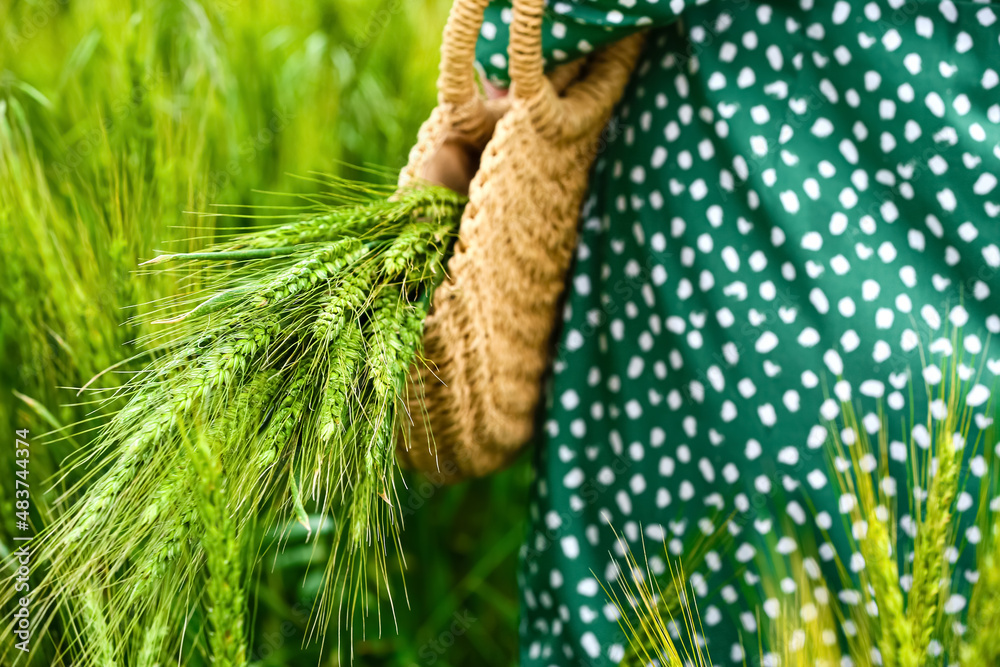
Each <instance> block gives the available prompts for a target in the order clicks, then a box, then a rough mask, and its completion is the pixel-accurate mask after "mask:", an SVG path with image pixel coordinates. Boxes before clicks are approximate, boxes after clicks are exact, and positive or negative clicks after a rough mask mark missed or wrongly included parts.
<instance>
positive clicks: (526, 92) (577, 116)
mask: <svg viewBox="0 0 1000 667" xmlns="http://www.w3.org/2000/svg"><path fill="white" fill-rule="evenodd" d="M544 11H545V0H514V18H513V21H512V23H511V27H510V48H509V50H508V55H509V62H508V73H509V74H510V79H511V82H512V85H511V95H512V96H513V97H515V98H516V99H520V100H523V101H524V102H525V103H526V105H527V106H528V108H529V113H530V117H531V123H532V126H533V127H534V128H535V131H536V132H538V133H539V134H541V135H542V136H544V137H546V138H548V139H549V140H550V141H556V142H558V141H572V140H574V139H578V138H579V137H581V136H582V135H584V134H586V133H588V132H591V131H593V128H594V126H595V125H596V124H598V123H599V122H601V119H602V118H603V117H604V116H605V115H606V114H607V112H608V111H610V107H612V106H614V104H615V102H616V101H617V98H618V95H620V94H621V88H622V86H623V85H624V84H625V82H626V81H627V80H628V78H629V77H630V76H631V74H632V68H633V67H634V66H635V46H636V44H637V43H638V42H639V41H640V40H641V37H640V36H638V35H633V36H631V37H627V38H625V39H623V40H622V41H620V42H618V43H616V44H612V45H611V46H609V47H608V48H606V49H604V50H603V51H602V52H600V53H599V54H598V55H597V56H596V57H595V58H593V59H592V62H591V66H590V68H589V70H588V72H587V75H586V76H584V77H583V79H582V80H580V81H578V82H576V83H575V84H574V85H573V86H571V87H570V88H569V89H568V91H567V93H566V95H565V96H563V97H560V96H559V93H558V92H557V90H556V89H555V88H553V86H552V84H551V83H550V82H549V81H548V80H547V79H546V77H545V71H544V59H543V57H542V20H543V14H544Z"/></svg>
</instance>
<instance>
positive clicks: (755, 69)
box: [478, 0, 1000, 667]
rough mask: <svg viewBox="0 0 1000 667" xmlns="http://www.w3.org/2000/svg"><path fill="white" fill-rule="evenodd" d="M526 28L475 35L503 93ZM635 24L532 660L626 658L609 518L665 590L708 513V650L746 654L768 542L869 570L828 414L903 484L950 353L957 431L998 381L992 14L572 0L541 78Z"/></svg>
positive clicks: (551, 493)
mask: <svg viewBox="0 0 1000 667" xmlns="http://www.w3.org/2000/svg"><path fill="white" fill-rule="evenodd" d="M510 19H511V12H510V8H509V3H495V4H493V5H492V6H491V7H490V8H489V11H488V13H487V17H486V21H485V23H484V25H483V28H482V33H481V38H480V40H479V50H478V56H479V62H480V64H481V65H482V67H483V69H484V70H485V72H486V75H487V76H488V77H490V78H491V79H492V80H493V81H494V82H495V83H497V84H500V85H504V84H505V83H506V81H507V79H506V72H505V66H506V58H505V51H506V43H507V29H508V24H509V22H510ZM642 28H651V29H652V30H651V34H650V38H649V40H648V43H647V46H646V50H645V53H644V55H643V57H642V58H641V60H640V62H639V64H638V66H637V68H636V71H635V73H634V75H633V77H632V80H631V82H630V84H629V87H628V89H627V90H626V92H625V95H624V98H623V99H622V101H621V103H620V104H619V107H618V110H617V112H616V116H615V118H614V119H613V121H612V123H611V125H610V126H609V128H608V131H607V136H608V137H609V141H608V142H607V145H606V147H604V149H603V150H602V152H601V153H600V155H599V156H598V158H597V161H596V164H595V166H594V169H593V172H592V176H591V183H590V191H589V194H588V196H587V198H586V200H585V203H584V206H583V208H582V211H581V221H580V230H581V231H580V240H579V248H578V252H577V256H576V262H575V266H574V268H573V270H572V274H571V276H570V277H569V288H568V296H567V301H566V306H565V313H564V323H563V327H562V333H561V339H560V344H559V346H558V354H557V358H556V359H555V361H554V370H553V375H552V378H551V381H550V385H549V391H548V396H549V398H548V402H547V405H546V407H545V414H544V419H543V420H542V421H541V424H540V429H539V431H540V432H539V437H538V442H537V447H536V448H535V459H536V466H537V477H536V480H535V482H534V485H533V490H532V500H531V505H530V524H529V529H528V532H527V535H526V538H525V543H524V545H523V548H522V551H521V559H520V560H521V566H520V576H521V588H522V605H521V609H522V613H521V637H522V650H521V656H520V662H521V664H522V665H524V666H525V667H533V666H545V667H547V666H550V665H574V666H575V665H610V664H616V663H617V662H618V661H620V659H621V658H622V656H623V654H624V652H625V646H626V644H625V641H626V640H625V638H624V635H623V634H622V633H621V631H620V630H619V627H618V624H617V618H618V612H617V611H616V609H615V607H614V606H613V605H611V604H609V603H608V600H607V597H606V595H605V593H604V592H603V591H602V590H601V587H600V585H599V582H598V579H602V580H607V579H608V578H611V577H613V576H615V573H616V571H617V570H616V565H615V562H614V561H615V557H616V556H620V555H621V554H622V553H623V552H622V545H621V543H620V542H618V541H617V540H616V538H615V532H614V531H617V532H618V533H619V534H620V535H621V537H622V538H623V541H624V542H625V543H626V544H627V545H628V546H630V547H631V548H632V549H633V550H638V551H639V552H640V553H641V549H642V542H643V540H645V542H646V545H647V553H648V554H649V555H650V558H649V567H650V569H651V570H652V571H653V572H654V574H659V573H662V572H663V571H664V569H665V568H666V566H667V563H666V558H665V557H660V555H658V554H660V553H661V552H662V549H660V545H661V543H662V542H665V543H666V545H667V550H668V552H669V554H670V555H671V556H673V557H679V556H682V555H683V554H684V553H686V552H687V551H688V550H689V549H691V548H692V546H691V545H693V544H695V543H697V542H698V540H699V539H700V538H703V537H704V536H705V535H708V534H711V533H714V532H716V531H718V530H719V529H720V527H721V528H722V531H721V532H723V533H724V534H725V536H726V538H727V545H728V546H726V547H725V548H718V549H712V550H711V551H710V552H709V553H708V555H707V557H706V558H705V559H704V561H703V563H702V564H700V565H699V567H698V568H696V569H695V570H694V571H693V572H689V573H688V574H689V575H690V583H691V585H692V586H693V588H694V590H695V592H696V594H697V596H698V608H699V610H700V612H701V616H702V619H703V622H704V640H705V641H706V642H707V645H708V648H709V649H710V651H711V654H712V659H713V662H714V663H716V664H720V665H721V664H742V661H743V658H744V652H743V649H742V648H741V643H740V642H741V640H742V642H743V645H744V646H747V647H756V645H757V635H756V633H757V621H756V619H757V608H756V607H755V606H754V605H755V604H757V602H756V601H755V600H757V599H758V598H755V597H754V595H758V596H759V598H764V597H767V594H766V592H761V591H757V592H756V593H754V589H755V587H756V588H759V585H758V584H759V581H758V578H757V575H756V574H755V572H756V567H757V565H756V564H757V563H758V562H759V559H760V557H761V555H762V554H782V555H785V554H794V553H795V552H797V551H801V550H804V549H805V548H806V545H807V544H813V545H815V546H817V547H818V551H819V554H820V556H821V557H822V559H823V560H824V561H826V562H827V563H828V562H829V561H830V560H831V559H832V554H833V553H834V552H836V553H838V554H839V555H840V557H841V558H843V559H844V561H845V562H848V563H851V564H852V565H853V564H855V563H856V562H857V561H856V558H855V559H851V554H850V552H849V546H848V544H847V542H846V541H844V539H843V538H844V536H840V537H838V536H837V535H838V532H837V531H838V526H841V525H842V524H843V521H842V517H841V516H840V515H841V514H842V513H844V512H845V511H846V509H845V501H844V499H843V498H841V497H839V493H838V492H837V491H836V489H835V485H834V481H833V479H832V475H833V474H835V473H833V472H832V470H831V466H830V463H829V459H828V455H827V451H828V450H827V440H828V435H829V429H830V424H831V423H832V422H835V421H836V420H837V419H838V418H839V417H840V416H841V401H843V400H849V401H853V402H854V404H855V406H856V410H857V414H858V416H859V418H860V419H861V421H862V424H863V426H864V428H865V429H866V430H867V431H868V432H869V433H871V434H872V436H871V437H872V438H875V439H877V438H879V437H884V440H885V442H886V443H887V448H886V453H887V456H888V457H889V458H890V459H891V460H890V461H889V466H890V470H891V471H893V473H892V474H893V475H894V476H895V477H894V478H895V479H898V480H899V487H900V488H906V486H905V485H906V477H905V476H906V474H907V473H906V471H907V466H908V465H910V466H912V465H913V464H914V462H913V461H908V458H909V457H910V456H911V448H910V445H909V443H910V442H911V438H912V441H915V442H916V443H917V445H918V450H919V446H922V443H923V444H926V441H927V438H928V435H927V430H926V428H925V427H924V426H922V425H918V426H916V427H912V422H911V421H910V419H911V415H914V414H915V415H917V416H920V415H924V414H926V413H927V412H928V410H930V409H933V408H934V407H935V405H934V403H933V401H932V399H931V398H930V396H931V393H933V395H934V396H936V395H937V392H938V390H939V389H940V385H941V383H942V382H945V381H946V379H947V377H948V374H949V369H950V368H952V363H953V362H954V363H955V364H956V368H957V373H958V375H959V376H960V377H962V378H963V379H964V380H965V381H966V387H967V390H966V391H967V394H966V399H967V401H968V404H969V405H970V406H971V407H972V408H973V412H974V413H975V423H974V426H973V429H972V430H973V433H972V435H971V436H970V439H971V438H972V437H976V433H977V432H978V431H979V430H980V429H984V428H985V427H986V425H987V424H988V423H989V419H988V417H987V410H988V409H989V398H990V396H991V393H992V388H993V386H994V382H995V379H996V377H997V375H998V374H1000V350H997V349H996V348H997V347H998V346H996V345H994V346H992V347H990V344H989V341H990V337H991V334H993V335H995V334H997V333H1000V316H998V313H1000V280H998V278H997V273H998V271H1000V188H998V179H997V174H998V173H1000V74H998V71H1000V4H990V3H983V2H958V1H957V0H943V1H940V2H939V1H937V0H935V1H933V2H930V1H929V2H918V1H914V0H909V1H907V0H871V1H870V2H865V1H854V0H837V1H833V0H827V1H824V0H787V1H786V0H781V1H777V2H773V3H771V4H766V3H763V2H754V1H750V0H699V1H693V0H560V1H558V2H551V3H550V5H549V7H548V12H547V18H546V22H545V26H544V31H545V32H544V46H545V54H546V58H547V63H548V64H550V65H553V64H556V63H558V62H561V61H567V60H570V59H573V58H576V57H578V56H580V55H581V54H586V53H587V52H589V51H591V50H592V49H595V48H598V47H599V46H601V45H604V44H607V43H609V42H611V41H613V40H616V39H618V38H621V37H622V36H624V35H625V34H627V33H629V32H631V31H634V30H637V29H642ZM972 359H975V360H976V363H972V362H971V360H972ZM879 410H881V411H882V414H884V416H885V419H884V420H882V419H880V418H879V417H878V414H879ZM917 421H918V422H919V421H920V420H919V419H918V420H917ZM881 429H885V430H886V431H887V432H885V433H881V432H880V430H881ZM987 446H992V445H990V444H988V445H987ZM968 470H970V471H971V473H972V475H973V476H981V475H983V473H984V471H983V465H982V459H981V458H978V459H976V460H973V461H971V462H970V465H969V466H968ZM967 495H968V494H967ZM899 502H900V510H899V512H900V515H901V516H902V521H901V524H902V525H903V529H904V532H905V529H906V525H907V520H908V517H907V516H906V512H907V509H908V503H907V499H906V498H900V500H899ZM977 504H978V501H977V503H973V502H972V496H969V498H964V497H963V498H961V499H960V500H959V503H958V506H959V509H960V511H961V515H960V517H959V518H960V521H959V524H960V526H961V527H960V530H961V531H965V533H967V534H960V535H959V537H960V539H967V540H968V541H969V542H972V541H974V540H975V535H974V534H973V533H972V532H971V531H972V530H974V529H973V528H972V527H971V525H970V522H971V519H972V515H974V514H975V512H976V507H977ZM730 517H731V518H730ZM726 519H730V520H729V521H728V522H727V521H726ZM911 523H912V522H911ZM613 529H614V530H613ZM824 535H829V537H824ZM845 550H846V552H845ZM857 567H863V563H859V564H857ZM956 568H957V572H956V577H958V578H959V579H961V577H962V576H963V574H964V575H966V576H967V578H971V577H972V576H973V574H972V573H971V572H967V571H965V570H963V569H962V562H961V561H959V562H958V563H957V564H956ZM595 574H596V577H595ZM782 589H783V591H784V593H787V594H792V595H793V594H794V593H793V589H794V586H789V587H788V589H789V590H785V587H784V586H783V587H782ZM850 593H851V591H849V590H841V591H837V590H833V591H831V598H833V603H849V602H850V600H851V595H850ZM838 601H839V602H838ZM771 604H772V605H773V604H774V602H771ZM956 605H957V606H960V605H961V601H959V602H957V603H956ZM764 613H767V614H768V615H770V613H771V608H770V607H769V606H768V604H765V605H764ZM747 653H748V655H747V656H746V657H747V659H748V661H749V662H750V663H751V664H752V663H753V662H754V661H755V660H756V659H757V656H756V655H755V653H756V650H755V649H754V651H749V650H748V651H747Z"/></svg>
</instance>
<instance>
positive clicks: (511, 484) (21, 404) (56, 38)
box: [0, 0, 530, 666]
mask: <svg viewBox="0 0 1000 667" xmlns="http://www.w3.org/2000/svg"><path fill="white" fill-rule="evenodd" d="M448 5H449V3H448V2H447V0H406V1H405V2H404V1H403V0H375V1H372V0H311V1H307V2H279V1H278V0H217V1H214V2H213V1H203V2H200V1H197V0H160V1H145V0H131V1H129V0H34V1H31V2H28V1H23V0H0V247H2V253H3V257H2V261H0V286H2V289H0V350H2V354H3V363H2V364H0V424H3V425H4V427H5V431H4V432H5V433H6V434H8V435H9V436H10V438H11V440H12V438H13V435H12V432H13V430H14V429H15V428H17V429H21V428H29V429H30V430H31V434H32V438H33V440H34V441H36V442H40V440H41V439H40V437H39V436H41V434H43V433H44V432H46V431H50V430H52V429H54V428H57V427H66V428H65V430H64V431H63V436H64V437H61V438H59V439H51V438H50V439H49V441H48V442H46V443H45V444H39V445H38V446H34V447H33V452H32V460H31V483H32V486H33V492H32V502H33V508H32V510H33V515H32V518H33V522H34V524H35V529H36V530H37V529H40V528H41V527H42V526H43V525H45V523H47V521H49V520H50V519H51V517H52V516H54V515H55V514H56V513H58V512H59V511H60V508H61V507H64V506H65V503H68V502H72V499H73V496H72V494H70V495H69V496H68V497H66V498H63V499H61V502H62V503H63V504H59V503H58V502H57V501H59V500H60V499H59V496H60V494H61V492H62V491H65V490H66V489H68V488H69V487H70V485H71V484H72V482H73V481H75V480H73V479H65V480H59V481H55V480H56V477H55V476H56V474H57V473H58V472H59V471H60V464H61V462H62V461H64V460H65V459H66V457H68V456H71V455H73V454H74V453H79V452H80V451H81V449H82V448H84V447H85V446H86V444H87V442H88V440H89V438H90V437H91V435H92V434H91V432H90V429H92V428H94V427H95V426H98V425H100V424H101V423H102V421H103V420H104V419H105V418H106V417H107V416H108V414H109V413H110V411H111V410H113V409H114V408H115V407H116V406H115V405H108V404H95V403H89V404H85V403H81V402H80V401H81V400H83V399H79V398H77V397H76V392H75V391H73V390H71V389H67V388H72V387H80V386H82V385H83V384H84V383H86V382H87V381H88V380H89V379H90V378H91V377H93V376H94V375H95V374H96V373H98V372H100V371H102V370H104V369H106V368H107V367H109V366H111V365H112V364H115V363H117V362H120V361H122V360H124V359H128V358H130V357H132V356H134V355H136V354H139V353H141V352H142V351H143V349H144V346H148V345H150V344H151V343H153V342H155V337H151V335H153V334H155V332H154V331H151V330H145V329H144V328H143V327H141V326H132V325H126V324H123V323H124V322H126V320H128V318H129V317H130V316H131V315H132V314H135V313H136V312H138V313H141V312H143V309H144V308H148V307H149V304H151V303H152V302H154V301H156V300H157V299H162V298H164V297H167V296H169V295H171V294H172V293H173V291H174V290H176V289H178V286H177V285H175V284H172V283H171V282H170V280H169V279H167V278H166V277H150V276H148V275H144V274H141V273H138V272H136V270H135V269H136V265H137V263H138V262H139V261H140V260H142V259H146V258H149V257H151V256H152V255H153V254H154V250H164V249H172V250H178V251H180V250H193V249H196V248H200V247H203V246H204V245H206V244H207V243H209V242H211V241H212V239H213V237H214V235H215V234H216V233H217V232H218V231H220V230H225V229H233V228H237V227H239V226H241V225H246V224H247V220H246V219H244V218H239V217H233V216H230V215H225V214H224V213H227V212H229V211H234V210H235V211H243V210H245V209H239V208H236V209H233V208H220V207H217V206H216V205H219V204H221V205H240V206H263V205H282V204H288V203H289V202H288V200H287V198H282V197H279V196H277V195H275V194H273V193H279V192H280V193H302V194H308V193H309V192H310V190H311V188H313V187H315V186H314V184H313V183H311V182H310V181H309V180H307V179H303V178H301V177H302V176H308V174H309V173H310V172H324V173H333V174H338V175H346V176H350V177H353V178H358V177H363V174H359V172H357V171H355V170H352V169H351V168H349V167H346V166H344V165H363V164H374V165H381V166H386V167H389V168H392V169H398V168H400V167H401V166H402V165H403V164H404V162H405V159H406V155H407V152H408V150H409V147H410V145H412V143H413V142H414V140H415V137H416V131H417V128H418V127H419V124H420V123H421V122H422V121H423V120H424V119H425V118H426V116H427V115H428V114H429V112H430V110H431V108H432V106H433V103H434V97H435V95H434V81H435V78H436V73H437V62H438V56H437V52H438V46H439V44H440V34H441V28H442V26H443V23H444V18H445V15H446V12H447V9H448ZM220 211H221V212H222V213H223V214H218V215H213V216H204V215H201V216H199V215H194V214H193V212H213V213H219V212H220ZM279 212H280V211H279ZM136 341H139V342H136ZM141 365H142V361H141V359H140V360H137V361H133V362H132V363H129V364H125V365H123V366H121V367H120V368H118V369H117V370H116V373H112V374H108V375H105V376H104V377H102V378H101V381H100V385H101V386H103V387H111V388H113V387H114V386H115V384H116V382H120V381H121V378H122V377H123V376H122V373H125V372H129V371H134V370H137V369H138V368H140V367H141ZM86 396H87V395H86V394H85V395H84V397H86ZM89 400H92V399H89ZM12 452H13V447H0V470H3V471H10V470H13V461H12ZM529 475H530V473H529V470H528V467H527V465H526V463H525V462H524V461H522V462H521V463H520V464H519V465H518V466H516V467H515V468H514V469H512V470H510V471H508V472H506V473H504V474H502V475H499V476H497V477H495V478H492V479H489V480H480V481H476V482H472V483H466V484H462V485H459V486H456V487H453V488H440V489H438V488H434V487H432V486H430V485H429V484H428V483H427V482H426V481H423V480H420V479H416V478H413V477H411V476H407V477H406V481H407V484H408V490H407V491H405V492H403V494H402V495H403V498H404V503H407V504H408V505H409V506H410V507H413V508H415V509H414V511H413V512H412V513H409V516H408V517H407V522H406V529H405V531H404V533H403V549H404V556H405V558H406V563H407V574H406V581H405V594H404V582H403V581H402V580H401V579H398V578H397V580H395V581H393V582H392V588H393V589H394V590H395V591H396V594H395V596H394V605H395V619H393V614H392V612H391V611H389V609H388V608H387V606H385V605H383V606H382V608H381V612H379V611H377V608H376V607H375V606H373V607H372V612H371V614H370V616H369V617H368V618H367V619H366V621H365V637H364V638H362V637H361V636H360V632H361V623H358V627H357V628H356V634H357V635H358V636H357V637H355V641H354V652H355V658H354V660H355V663H357V664H362V665H386V666H393V665H432V664H435V665H469V664H477V665H506V664H512V663H514V662H515V657H514V656H515V654H516V635H517V633H516V625H517V613H518V610H517V596H516V585H515V578H514V572H515V562H516V552H517V548H518V546H519V543H520V540H521V535H522V531H523V515H524V514H525V504H526V488H527V481H528V478H529ZM43 489H44V492H43ZM12 494H13V489H11V488H10V485H8V484H6V482H5V483H3V484H0V556H3V557H4V559H5V562H6V561H7V559H6V556H7V555H8V554H9V551H10V549H11V546H12V544H13V542H12V541H11V539H10V538H11V535H12V531H13V525H12V524H13V520H14V511H13V507H12V505H13V495H12ZM324 553H325V552H324V548H323V542H322V536H321V538H320V541H319V543H318V544H317V545H314V543H313V542H309V543H307V542H306V541H305V531H304V530H295V529H292V530H291V536H290V538H289V539H288V540H287V542H285V543H284V544H283V545H282V548H280V549H278V548H273V549H272V550H270V551H269V552H267V553H264V554H262V555H261V558H260V561H259V563H260V564H259V566H258V568H257V572H256V576H255V584H254V586H253V587H252V589H251V591H250V593H251V596H250V597H251V609H250V615H249V627H250V632H251V633H252V635H251V637H249V638H248V640H247V641H248V647H249V654H250V656H251V658H252V659H253V661H254V662H253V664H256V665H316V664H324V665H335V664H340V662H341V659H340V658H339V657H338V655H337V650H336V648H337V638H336V636H335V635H332V634H331V635H328V636H327V638H326V640H325V642H323V643H316V642H313V643H308V644H306V645H305V646H303V639H304V636H305V629H306V625H307V622H308V609H309V603H310V600H311V599H312V597H313V596H314V595H315V593H316V588H317V586H318V585H319V577H318V572H319V570H320V569H321V568H316V567H315V565H314V566H313V567H312V568H310V567H309V565H310V563H314V564H315V561H317V560H321V559H322V558H323V557H324ZM372 602H373V605H374V602H375V601H374V600H373V601H372ZM383 602H384V600H383ZM407 603H408V604H407ZM49 634H50V636H49V637H48V638H47V639H46V640H44V641H46V642H47V643H51V645H52V646H51V647H50V648H49V649H47V651H46V652H45V653H44V655H43V656H42V657H41V659H40V661H39V662H38V663H37V664H53V665H55V664H72V656H71V653H70V654H67V653H64V652H63V651H64V650H65V648H66V647H62V648H60V647H59V646H58V644H59V628H58V625H56V626H53V628H52V629H51V631H50V633H49ZM8 639H9V635H7V633H5V636H4V637H3V639H0V641H7V640H8ZM205 661H206V659H205V656H204V655H202V654H201V652H199V651H198V650H196V649H192V650H191V651H190V653H189V655H186V656H184V658H183V659H182V660H181V662H183V663H185V664H204V663H205Z"/></svg>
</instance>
